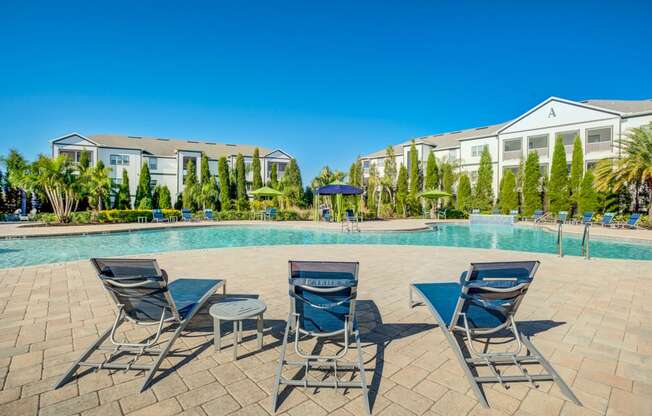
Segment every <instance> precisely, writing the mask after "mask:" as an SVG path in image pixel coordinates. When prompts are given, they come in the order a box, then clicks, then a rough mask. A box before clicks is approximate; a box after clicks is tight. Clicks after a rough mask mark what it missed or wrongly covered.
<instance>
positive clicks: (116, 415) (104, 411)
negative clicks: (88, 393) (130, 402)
mask: <svg viewBox="0 0 652 416" xmlns="http://www.w3.org/2000/svg"><path fill="white" fill-rule="evenodd" d="M81 416H122V410H121V409H120V404H119V403H118V402H111V403H106V404H103V405H101V406H98V407H94V408H92V409H90V410H86V411H84V412H82V414H81Z"/></svg>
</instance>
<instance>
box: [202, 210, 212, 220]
mask: <svg viewBox="0 0 652 416" xmlns="http://www.w3.org/2000/svg"><path fill="white" fill-rule="evenodd" d="M204 218H208V219H212V218H213V210H212V209H210V208H206V209H205V210H204Z"/></svg>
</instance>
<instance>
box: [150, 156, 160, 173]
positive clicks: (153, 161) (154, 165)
mask: <svg viewBox="0 0 652 416" xmlns="http://www.w3.org/2000/svg"><path fill="white" fill-rule="evenodd" d="M148 164H149V170H157V169H158V159H157V158H155V157H150V158H149V160H148Z"/></svg>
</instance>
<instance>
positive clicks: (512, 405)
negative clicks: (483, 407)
mask: <svg viewBox="0 0 652 416" xmlns="http://www.w3.org/2000/svg"><path fill="white" fill-rule="evenodd" d="M468 394H469V396H471V392H470V391H469V392H468ZM484 394H485V397H486V398H487V402H489V406H491V408H492V409H496V410H499V411H502V412H504V413H507V414H510V415H511V414H512V413H514V412H515V411H516V410H517V409H518V407H519V406H520V405H521V402H520V400H517V399H515V398H514V397H512V396H510V395H508V394H507V393H506V392H505V391H504V389H503V390H498V389H484ZM471 397H473V398H474V399H475V395H474V396H471Z"/></svg>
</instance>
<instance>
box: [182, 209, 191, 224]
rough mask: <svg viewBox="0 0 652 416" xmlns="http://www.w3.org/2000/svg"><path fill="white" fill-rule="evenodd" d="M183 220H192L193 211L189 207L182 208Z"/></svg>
mask: <svg viewBox="0 0 652 416" xmlns="http://www.w3.org/2000/svg"><path fill="white" fill-rule="evenodd" d="M181 220H182V221H192V212H190V210H189V209H188V208H182V209H181Z"/></svg>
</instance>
